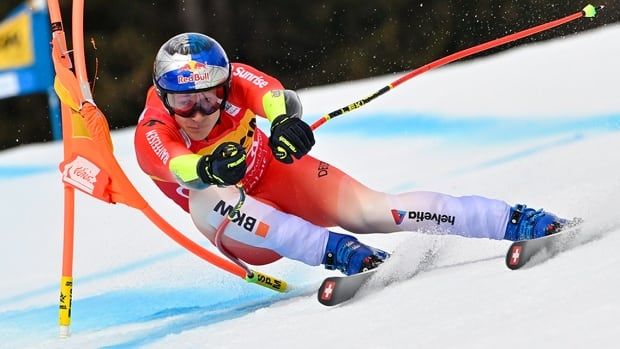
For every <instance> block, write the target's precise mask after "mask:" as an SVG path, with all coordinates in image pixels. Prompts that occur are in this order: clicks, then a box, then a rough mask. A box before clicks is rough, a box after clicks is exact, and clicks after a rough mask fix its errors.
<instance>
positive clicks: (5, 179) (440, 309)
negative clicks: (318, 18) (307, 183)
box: [0, 25, 620, 349]
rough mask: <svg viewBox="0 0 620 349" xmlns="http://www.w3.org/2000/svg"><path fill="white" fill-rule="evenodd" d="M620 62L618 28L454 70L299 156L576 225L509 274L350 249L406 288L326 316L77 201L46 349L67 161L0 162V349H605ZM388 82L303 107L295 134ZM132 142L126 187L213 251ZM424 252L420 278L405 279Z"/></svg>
mask: <svg viewBox="0 0 620 349" xmlns="http://www.w3.org/2000/svg"><path fill="white" fill-rule="evenodd" d="M619 43H620V27H619V26H617V25H616V26H607V27H604V28H601V29H598V30H595V31H590V32H587V33H582V34H578V35H574V36H571V37H567V38H563V39H557V40H554V41H549V42H545V43H540V44H532V45H527V46H521V47H519V48H515V49H512V50H509V51H507V52H504V53H502V54H497V55H494V56H491V57H486V58H480V59H475V60H472V61H469V62H466V63H456V64H452V65H450V66H447V67H444V68H441V69H438V70H437V71H433V72H429V73H427V74H424V75H422V76H420V77H418V78H415V79H413V80H411V81H409V82H407V83H405V84H403V85H401V86H399V87H398V88H397V89H395V90H394V91H392V92H390V93H388V94H387V95H384V96H382V97H380V98H378V99H377V100H376V101H373V102H372V103H370V104H369V105H367V106H365V107H363V108H361V109H359V110H358V111H355V112H351V113H348V114H345V115H343V116H341V117H339V118H336V119H334V120H332V121H330V122H328V123H327V124H326V125H325V126H323V127H322V128H321V129H319V130H318V131H317V134H316V137H317V145H316V147H315V148H314V149H313V150H312V154H313V155H315V156H317V157H318V158H321V159H323V160H324V161H326V162H328V163H330V164H331V165H332V166H337V167H339V168H341V169H343V170H346V171H347V172H349V173H350V174H352V175H353V176H355V177H357V178H358V179H360V180H361V181H363V182H364V183H366V184H368V185H369V186H371V187H373V188H376V189H379V190H384V191H389V192H401V191H411V190H431V191H439V192H444V193H449V194H453V195H469V194H477V195H483V196H487V197H492V198H498V199H502V200H505V201H507V202H509V203H511V204H515V203H525V204H527V205H529V206H531V207H535V208H540V207H543V208H545V209H546V210H549V211H552V212H554V213H556V214H558V215H561V216H564V217H569V218H570V217H575V216H578V217H582V218H584V219H585V221H586V223H585V225H584V226H583V229H582V230H583V231H582V235H581V237H580V244H579V245H578V246H576V247H575V248H573V249H571V250H568V251H566V252H564V253H562V254H560V255H558V256H556V257H555V258H553V259H551V260H549V261H547V262H545V263H542V264H538V265H536V266H534V267H531V268H528V269H525V270H520V271H510V270H508V269H507V268H506V267H505V265H504V253H505V251H506V248H507V246H508V245H509V242H507V241H491V240H487V239H466V238H461V237H455V236H437V235H435V236H432V235H425V234H422V233H420V232H401V233H397V234H390V235H384V234H376V235H371V236H360V238H361V239H362V240H363V241H366V242H368V243H370V244H373V245H376V246H377V247H381V248H384V249H387V250H390V251H395V254H394V258H392V259H391V260H390V261H389V262H388V263H386V268H384V270H383V271H382V274H381V277H382V278H384V279H385V278H396V279H401V281H399V282H396V283H393V284H391V285H390V286H388V287H386V288H384V289H382V288H381V287H380V286H378V284H380V282H381V280H379V281H377V282H375V283H373V284H371V285H369V287H368V288H367V289H364V290H363V291H362V294H361V295H360V296H359V297H357V298H356V299H354V300H353V301H352V302H351V303H348V304H346V305H343V306H339V307H335V308H326V307H323V306H322V305H320V304H319V303H318V302H317V301H316V295H315V290H316V288H317V287H318V285H319V283H320V281H321V280H322V278H324V277H326V276H329V275H335V274H337V273H335V272H330V271H326V270H323V269H322V268H312V267H308V266H305V265H302V264H300V263H296V262H291V261H279V262H276V263H274V264H272V265H269V266H264V267H260V268H258V269H259V270H261V271H264V272H267V273H270V274H274V275H277V276H280V277H282V278H284V279H286V280H287V281H288V282H289V283H290V284H291V285H293V290H292V291H291V292H290V293H289V294H285V295H279V294H274V293H272V292H270V291H269V290H263V289H262V288H260V287H257V286H255V285H251V284H246V283H245V282H243V281H242V280H240V279H238V278H236V277H233V276H230V275H228V274H226V273H224V272H222V271H220V270H219V269H216V268H214V267H212V266H211V265H209V264H207V263H205V262H204V261H202V260H200V259H199V258H197V257H195V256H193V255H192V254H190V253H189V252H187V251H185V250H184V249H182V248H181V247H179V246H177V245H176V244H175V243H174V242H173V241H172V240H170V239H169V238H168V237H166V236H165V235H164V234H163V233H161V232H160V231H158V230H157V228H155V227H154V226H153V225H152V224H150V223H149V221H148V220H147V219H146V218H145V217H143V216H142V215H141V214H140V213H139V212H137V211H135V210H133V209H130V208H128V207H126V206H123V205H107V204H104V203H101V202H98V201H95V200H94V199H92V198H90V197H87V196H85V195H82V194H78V195H77V210H76V238H75V264H74V277H75V283H74V289H73V314H72V315H73V316H72V318H73V323H72V331H73V334H72V336H71V337H70V338H68V339H59V338H58V325H57V316H58V315H57V308H58V305H57V299H58V284H59V280H60V265H61V244H62V222H63V219H62V217H63V200H62V197H63V196H62V185H61V182H60V174H59V172H58V170H57V165H58V163H59V162H60V161H61V156H62V147H61V144H59V143H47V144H36V145H29V146H21V147H18V148H15V149H11V150H7V151H3V152H1V153H0V192H1V193H2V204H1V205H2V210H1V211H2V220H1V226H2V234H1V235H0V236H1V240H0V241H1V242H2V243H0V272H1V273H2V274H1V275H2V278H1V279H0V280H1V281H0V283H1V284H0V286H1V289H2V294H0V347H1V348H133V347H146V348H249V347H256V346H260V347H262V346H268V347H273V348H289V347H290V348H292V347H295V348H312V349H315V348H319V347H329V348H360V347H363V348H497V347H502V348H524V347H527V348H583V347H590V348H615V347H617V341H618V333H619V332H620V321H618V314H620V300H619V298H618V294H619V293H620V292H619V291H620V255H619V254H618V253H617V249H618V246H620V232H619V230H620V228H618V226H619V224H620V217H619V216H618V213H617V212H618V208H619V207H620V176H619V173H620V156H619V155H618V149H620V132H619V130H620V98H619V95H618V82H619V81H620V67H619V66H618V57H619V56H620V45H619ZM376 54H378V55H379V54H380V53H379V52H378V53H376ZM399 76H401V73H399V74H394V75H391V76H383V77H379V78H374V79H368V80H364V81H354V82H345V83H340V84H337V85H332V86H325V87H320V88H312V89H307V90H302V91H300V93H301V98H302V101H303V102H304V106H305V117H306V119H307V120H309V121H314V120H316V119H317V118H318V117H319V116H320V115H322V114H324V113H327V112H330V111H332V110H334V109H337V108H340V107H342V106H344V105H347V104H349V103H351V102H354V101H356V100H358V99H360V98H362V97H364V96H366V95H368V94H370V93H372V92H373V91H375V90H377V89H379V88H381V87H382V86H384V85H385V84H387V83H388V82H390V81H392V80H395V79H396V78H398V77H399ZM136 117H137V116H136ZM261 125H264V123H262V124H261ZM132 134H133V130H131V129H127V130H122V131H118V132H113V134H112V136H113V140H114V143H115V154H116V156H117V158H118V159H119V161H120V163H121V165H122V166H123V168H124V169H125V170H126V172H127V174H128V176H129V177H130V178H131V180H132V181H133V182H134V183H135V185H136V187H137V188H138V189H139V190H140V191H141V192H142V193H143V194H144V196H145V197H146V198H147V199H148V200H149V202H151V203H152V205H153V206H154V207H155V208H156V210H158V211H159V212H161V213H162V214H164V215H165V216H166V217H167V218H168V219H169V221H170V222H171V223H172V224H173V225H174V226H176V227H177V228H178V229H179V230H181V231H183V232H185V233H186V234H187V235H188V236H189V237H190V238H192V239H193V240H194V241H197V242H199V243H201V244H203V245H204V246H209V244H208V242H207V241H206V239H205V238H203V237H202V236H201V235H200V233H198V232H197V231H196V230H195V229H194V228H193V226H192V224H191V220H190V218H189V217H188V216H187V215H186V214H185V213H183V212H182V211H181V210H180V209H178V208H177V207H175V205H174V204H173V203H171V202H169V201H168V200H167V199H166V198H165V197H164V196H163V194H161V193H159V192H158V190H157V189H156V188H155V186H154V185H153V184H152V183H151V182H150V181H149V179H148V178H147V177H146V176H145V175H143V174H142V173H141V171H140V170H139V168H138V166H137V164H136V160H135V155H134V153H133V148H132ZM429 250H431V251H433V252H434V255H435V258H434V259H433V261H432V263H430V265H429V266H428V268H426V270H424V271H423V272H420V273H417V274H415V275H414V276H413V277H411V274H412V269H413V266H415V265H416V264H417V263H418V261H419V260H420V258H422V257H421V256H423V255H424V253H426V252H427V251H429ZM379 279H381V278H379Z"/></svg>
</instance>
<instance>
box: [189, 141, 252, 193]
mask: <svg viewBox="0 0 620 349" xmlns="http://www.w3.org/2000/svg"><path fill="white" fill-rule="evenodd" d="M245 158H246V154H245V149H243V147H242V146H241V145H239V144H237V143H233V142H224V143H222V144H220V145H219V146H218V147H217V148H215V150H214V151H213V153H212V154H211V155H204V156H203V157H201V158H200V160H199V161H198V165H197V171H198V176H199V177H200V179H201V180H202V181H203V182H205V183H207V184H215V185H235V184H237V183H239V181H240V180H241V179H243V176H245V170H246V168H247V165H246V163H245Z"/></svg>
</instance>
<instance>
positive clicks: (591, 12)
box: [581, 4, 605, 18]
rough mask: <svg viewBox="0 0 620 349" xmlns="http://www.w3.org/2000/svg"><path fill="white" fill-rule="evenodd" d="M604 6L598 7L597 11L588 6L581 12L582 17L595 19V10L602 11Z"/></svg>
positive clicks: (592, 6)
mask: <svg viewBox="0 0 620 349" xmlns="http://www.w3.org/2000/svg"><path fill="white" fill-rule="evenodd" d="M603 8H605V6H599V8H598V9H597V8H596V7H595V6H594V5H592V4H588V5H587V6H586V7H584V8H583V10H581V11H582V12H583V16H584V17H586V18H594V17H596V14H597V10H602V9H603Z"/></svg>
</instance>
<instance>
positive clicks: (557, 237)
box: [506, 224, 581, 270]
mask: <svg viewBox="0 0 620 349" xmlns="http://www.w3.org/2000/svg"><path fill="white" fill-rule="evenodd" d="M580 231H581V227H580V226H579V225H578V224H577V225H575V226H572V227H569V228H568V229H565V230H563V231H560V232H558V233H555V234H552V235H548V236H545V237H542V238H537V239H532V240H521V241H515V242H513V243H512V244H511V245H510V247H509V248H508V252H507V253H506V266H507V267H508V268H509V269H512V270H517V269H520V268H523V267H525V266H532V265H536V264H538V263H541V262H544V261H546V260H548V259H549V258H552V257H554V256H555V255H557V254H558V253H560V252H562V251H565V250H567V249H569V248H571V247H573V246H572V245H573V244H572V241H573V240H574V239H575V237H576V236H577V235H578V234H579V232H580Z"/></svg>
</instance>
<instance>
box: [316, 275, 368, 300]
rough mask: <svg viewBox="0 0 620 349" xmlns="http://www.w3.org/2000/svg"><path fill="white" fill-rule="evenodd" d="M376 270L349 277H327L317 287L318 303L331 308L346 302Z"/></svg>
mask: <svg viewBox="0 0 620 349" xmlns="http://www.w3.org/2000/svg"><path fill="white" fill-rule="evenodd" d="M377 270H378V269H371V270H368V271H364V272H361V273H358V274H353V275H349V276H332V277H328V278H327V279H325V280H323V283H321V287H319V292H318V294H317V295H318V298H319V302H320V303H321V304H323V305H326V306H333V305H338V304H340V303H343V302H346V301H348V300H349V299H351V298H353V296H355V294H356V293H357V291H359V290H360V288H362V286H363V285H364V284H365V283H366V281H367V280H368V279H369V278H370V277H371V276H372V275H374V274H375V272H376V271H377Z"/></svg>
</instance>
